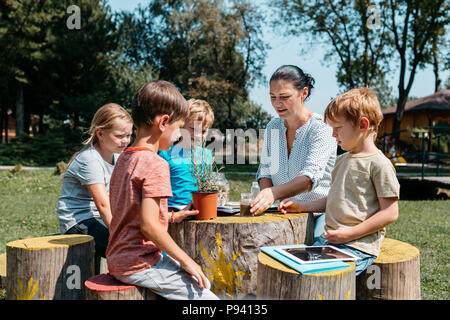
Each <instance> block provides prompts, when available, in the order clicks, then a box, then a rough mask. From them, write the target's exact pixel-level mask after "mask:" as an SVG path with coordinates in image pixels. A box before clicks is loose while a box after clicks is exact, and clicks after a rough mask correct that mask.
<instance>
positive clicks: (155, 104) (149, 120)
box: [106, 81, 218, 299]
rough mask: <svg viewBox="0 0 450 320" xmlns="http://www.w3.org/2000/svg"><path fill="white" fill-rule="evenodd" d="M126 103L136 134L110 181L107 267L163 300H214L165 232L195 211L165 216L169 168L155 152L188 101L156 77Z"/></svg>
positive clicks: (173, 132) (175, 129)
mask: <svg viewBox="0 0 450 320" xmlns="http://www.w3.org/2000/svg"><path fill="white" fill-rule="evenodd" d="M131 108H132V118H133V122H134V124H135V126H136V127H137V134H136V139H135V141H134V143H133V145H132V146H131V147H130V148H126V149H125V150H124V152H122V154H121V155H120V157H119V159H118V160H117V163H116V166H115V168H114V171H113V173H112V176H111V182H110V202H111V212H112V220H111V225H110V230H109V233H110V236H109V244H108V248H107V250H106V257H107V262H108V269H109V272H110V274H111V275H113V276H114V277H116V278H117V279H118V280H120V281H122V282H125V283H130V284H133V285H137V286H140V287H146V288H150V289H152V290H153V291H154V292H155V293H157V294H159V295H161V296H163V297H165V298H166V299H218V298H217V296H216V295H215V294H214V293H212V292H211V291H210V290H209V287H210V283H209V281H208V279H207V278H206V276H205V275H204V273H203V271H202V269H201V267H200V266H199V265H198V264H197V263H196V262H195V261H194V260H192V259H191V258H190V257H189V256H188V255H187V254H186V253H185V252H184V251H183V250H182V249H181V248H180V247H179V246H178V245H177V244H176V243H175V242H174V240H173V239H172V238H171V236H170V235H169V233H168V232H167V228H168V223H169V220H171V222H180V221H182V220H183V219H184V218H185V217H187V216H189V215H195V214H197V213H198V211H196V210H195V211H194V210H189V209H190V208H191V205H189V206H188V207H186V209H185V210H183V211H179V212H176V213H172V215H171V217H169V213H168V212H167V198H169V197H172V190H171V187H170V170H169V165H168V163H167V162H166V161H165V160H164V159H162V158H161V157H160V156H158V155H157V152H158V149H162V150H169V148H170V147H171V146H172V144H173V142H174V141H175V140H176V138H177V137H178V136H179V128H180V127H181V126H183V124H184V121H185V119H186V118H187V116H188V114H189V109H188V105H187V102H186V100H185V99H184V98H183V96H182V95H181V94H180V92H179V91H178V90H177V89H176V88H175V86H173V85H172V84H170V83H169V82H166V81H156V82H149V83H146V84H144V85H143V86H142V87H141V88H139V90H138V92H137V93H136V95H135V97H134V100H133V102H132V104H131ZM162 251H163V252H162Z"/></svg>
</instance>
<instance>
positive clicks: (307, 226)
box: [169, 213, 313, 299]
mask: <svg viewBox="0 0 450 320" xmlns="http://www.w3.org/2000/svg"><path fill="white" fill-rule="evenodd" d="M310 215H312V214H306V213H301V214H287V215H282V214H270V213H266V214H264V215H261V216H257V217H240V216H230V217H218V218H217V219H214V220H201V221H200V220H185V221H183V222H181V223H172V224H170V225H169V233H170V235H171V236H172V238H173V239H174V240H175V242H176V243H177V244H178V245H179V246H180V247H181V248H182V249H183V250H184V251H185V252H186V253H187V254H188V255H189V256H190V257H191V258H192V259H194V260H195V261H196V262H197V263H198V264H199V265H200V266H201V267H202V268H203V271H204V272H205V275H206V276H207V277H208V279H209V280H210V281H211V290H212V291H213V292H214V293H215V294H217V295H218V296H220V297H222V298H231V299H233V298H238V299H241V298H249V297H254V296H255V295H256V269H257V265H258V257H257V256H258V253H259V248H260V247H262V246H272V245H282V244H301V243H305V239H306V237H307V230H308V232H309V233H310V232H312V228H313V225H312V223H311V222H312V221H311V219H308V217H309V216H310Z"/></svg>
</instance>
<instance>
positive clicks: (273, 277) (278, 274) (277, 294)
mask: <svg viewBox="0 0 450 320" xmlns="http://www.w3.org/2000/svg"><path fill="white" fill-rule="evenodd" d="M349 264H350V268H347V269H341V270H333V271H326V272H318V273H309V274H301V273H299V272H297V271H295V270H294V269H292V268H289V267H287V266H286V265H284V264H283V263H281V262H279V261H278V260H276V259H274V258H272V257H271V256H269V255H268V254H266V253H264V252H260V253H259V254H258V280H257V294H256V298H257V299H272V300H355V294H356V292H355V264H354V263H353V262H349Z"/></svg>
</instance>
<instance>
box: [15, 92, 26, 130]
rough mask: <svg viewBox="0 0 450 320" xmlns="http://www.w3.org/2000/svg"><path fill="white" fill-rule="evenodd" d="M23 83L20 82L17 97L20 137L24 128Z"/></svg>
mask: <svg viewBox="0 0 450 320" xmlns="http://www.w3.org/2000/svg"><path fill="white" fill-rule="evenodd" d="M23 119H24V104H23V85H22V84H19V87H18V89H17V99H16V137H20V136H21V135H22V133H23V129H24V123H23Z"/></svg>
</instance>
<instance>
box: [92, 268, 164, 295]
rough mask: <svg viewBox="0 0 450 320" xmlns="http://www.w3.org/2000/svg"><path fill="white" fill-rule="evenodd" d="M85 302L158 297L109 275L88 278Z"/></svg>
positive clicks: (147, 290) (149, 291) (145, 289)
mask: <svg viewBox="0 0 450 320" xmlns="http://www.w3.org/2000/svg"><path fill="white" fill-rule="evenodd" d="M84 285H85V286H86V300H157V299H158V296H157V295H156V294H155V293H154V292H153V291H151V290H150V289H147V288H142V287H136V286H133V285H129V284H126V283H123V282H121V281H118V280H117V279H115V278H114V277H113V276H111V275H110V274H99V275H96V276H93V277H91V278H89V279H88V280H87V281H86V282H85V283H84Z"/></svg>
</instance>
